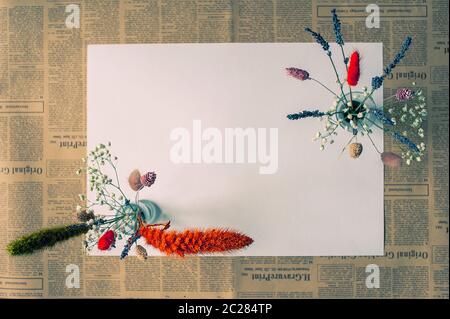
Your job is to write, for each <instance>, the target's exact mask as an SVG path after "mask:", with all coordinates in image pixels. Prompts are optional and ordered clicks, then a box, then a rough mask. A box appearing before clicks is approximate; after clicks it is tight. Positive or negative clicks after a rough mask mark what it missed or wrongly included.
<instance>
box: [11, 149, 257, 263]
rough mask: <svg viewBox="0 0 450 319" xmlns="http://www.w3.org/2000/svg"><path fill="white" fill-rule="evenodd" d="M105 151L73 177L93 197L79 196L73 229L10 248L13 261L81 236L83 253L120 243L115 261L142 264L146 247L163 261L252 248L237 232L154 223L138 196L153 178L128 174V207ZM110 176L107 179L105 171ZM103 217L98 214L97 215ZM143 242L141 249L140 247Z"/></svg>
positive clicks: (152, 211)
mask: <svg viewBox="0 0 450 319" xmlns="http://www.w3.org/2000/svg"><path fill="white" fill-rule="evenodd" d="M110 146H111V143H108V145H105V144H99V145H98V146H97V147H96V148H95V149H94V150H93V151H91V152H89V154H88V156H87V158H83V162H84V163H85V165H84V167H82V168H80V169H78V170H77V171H76V174H77V175H81V174H84V173H86V175H87V180H88V187H89V188H90V190H91V192H95V194H96V196H95V199H94V200H93V201H91V200H89V199H87V197H86V195H84V194H80V195H78V197H79V200H80V203H79V205H77V207H76V215H77V219H78V223H75V224H70V225H64V226H58V227H53V228H46V229H42V230H39V231H37V232H34V233H31V234H28V235H25V236H23V237H21V238H18V239H16V240H14V241H12V242H10V243H9V244H8V245H7V247H6V249H7V251H8V253H9V254H10V255H12V256H17V255H26V254H31V253H34V252H36V251H40V250H42V249H45V248H50V247H52V246H54V245H55V244H57V243H59V242H63V241H65V240H67V239H70V238H73V237H77V236H80V235H85V239H84V240H83V243H84V248H85V249H86V250H88V251H90V250H92V249H94V248H96V249H98V250H100V251H107V250H111V249H112V248H115V246H116V244H117V242H118V241H121V242H125V243H124V245H123V247H122V250H121V254H120V259H124V258H125V257H127V256H128V254H129V252H130V250H131V249H132V248H133V247H134V251H135V254H136V256H137V257H138V258H139V259H141V260H145V259H147V256H148V253H147V250H146V248H145V247H144V246H143V245H144V244H145V243H146V244H148V245H150V246H152V247H154V248H156V249H157V250H159V251H161V252H163V253H164V254H166V255H177V256H181V257H184V256H185V255H198V254H212V253H223V252H232V251H236V250H239V249H243V248H245V247H247V246H249V245H251V244H252V243H253V239H252V238H250V237H249V236H247V235H245V234H242V233H240V232H238V231H234V230H229V229H225V228H210V229H198V228H193V229H184V230H182V231H178V230H170V231H169V230H168V228H169V227H170V221H167V222H164V223H154V221H156V220H157V219H158V217H159V207H158V206H157V205H156V204H155V203H153V202H152V201H150V200H147V199H140V192H141V190H143V189H144V188H149V187H151V186H152V185H153V184H154V183H155V181H156V174H155V172H148V173H145V174H143V175H141V173H140V172H139V170H137V169H136V170H133V171H132V172H131V174H130V175H129V177H128V184H129V186H130V188H131V189H132V190H133V191H134V192H135V193H134V199H133V201H132V200H131V199H130V198H129V197H128V196H127V195H126V194H125V191H124V189H123V188H122V187H121V185H120V182H119V174H118V170H117V160H118V159H117V157H115V156H112V154H111V151H110V149H109V147H110ZM108 169H109V172H112V177H111V176H109V175H108V173H107V171H108ZM105 208H106V210H107V211H108V213H106V214H105V213H103V214H100V213H97V212H98V211H104V210H105ZM141 238H142V239H143V241H144V243H143V244H139V240H140V239H141Z"/></svg>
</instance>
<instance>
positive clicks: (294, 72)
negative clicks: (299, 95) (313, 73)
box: [286, 68, 309, 81]
mask: <svg viewBox="0 0 450 319" xmlns="http://www.w3.org/2000/svg"><path fill="white" fill-rule="evenodd" d="M286 72H287V75H289V76H292V77H293V78H296V79H298V80H300V81H304V80H308V79H309V73H308V72H307V71H305V70H302V69H297V68H286Z"/></svg>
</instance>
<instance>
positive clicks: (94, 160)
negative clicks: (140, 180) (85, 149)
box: [76, 143, 133, 250]
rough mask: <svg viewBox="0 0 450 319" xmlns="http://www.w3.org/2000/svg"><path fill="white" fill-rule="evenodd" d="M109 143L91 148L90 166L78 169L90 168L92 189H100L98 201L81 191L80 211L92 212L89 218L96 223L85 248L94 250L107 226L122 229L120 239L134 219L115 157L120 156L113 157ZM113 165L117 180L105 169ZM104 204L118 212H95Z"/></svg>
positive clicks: (88, 158) (89, 233) (98, 190)
mask: <svg viewBox="0 0 450 319" xmlns="http://www.w3.org/2000/svg"><path fill="white" fill-rule="evenodd" d="M110 146H111V143H108V145H105V144H99V145H97V146H96V147H95V149H94V150H93V151H91V152H89V154H88V156H87V158H83V159H82V161H83V163H86V167H82V168H80V169H78V170H77V171H76V174H77V175H81V174H82V173H84V172H86V173H87V174H88V183H89V188H90V190H91V191H94V190H95V192H96V197H95V201H90V200H88V199H87V198H86V195H84V194H79V195H78V196H79V199H80V204H79V205H77V208H76V210H77V213H81V212H85V213H87V214H89V216H94V217H93V218H91V219H89V220H88V221H87V224H88V225H90V226H92V227H91V229H90V230H89V231H88V232H87V234H86V239H85V242H84V244H85V248H86V249H88V250H91V249H92V247H93V246H94V245H95V244H96V243H97V242H98V239H99V237H100V236H101V235H102V234H103V233H104V232H105V231H107V230H115V231H118V233H119V234H118V239H119V240H120V239H121V238H122V235H121V233H123V232H124V231H125V228H124V225H126V224H131V223H133V220H132V218H133V217H132V216H131V215H132V214H128V213H129V211H128V210H127V209H128V206H127V202H129V201H128V199H127V198H126V197H125V195H124V193H123V191H122V189H121V188H120V184H119V180H118V174H117V169H116V166H115V164H114V161H116V160H117V157H113V156H112V154H111V152H110V150H109V147H110ZM108 165H109V166H110V167H111V168H112V170H113V171H114V173H115V174H114V175H115V180H114V181H113V179H112V178H110V177H109V176H108V175H107V174H105V173H104V172H103V168H104V166H108ZM98 206H104V207H106V208H107V209H108V210H109V211H113V212H115V215H108V216H106V215H104V216H100V215H94V210H93V208H94V207H98Z"/></svg>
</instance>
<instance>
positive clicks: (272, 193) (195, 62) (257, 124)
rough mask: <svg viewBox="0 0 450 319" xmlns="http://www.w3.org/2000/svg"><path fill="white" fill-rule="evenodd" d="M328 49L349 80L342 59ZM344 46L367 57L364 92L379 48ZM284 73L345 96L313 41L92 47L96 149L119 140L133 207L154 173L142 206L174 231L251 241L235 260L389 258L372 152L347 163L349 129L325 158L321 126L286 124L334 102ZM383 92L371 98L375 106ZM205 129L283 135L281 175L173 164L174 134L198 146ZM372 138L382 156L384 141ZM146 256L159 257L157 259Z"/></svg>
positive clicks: (255, 166) (254, 166)
mask: <svg viewBox="0 0 450 319" xmlns="http://www.w3.org/2000/svg"><path fill="white" fill-rule="evenodd" d="M332 48H333V54H334V57H335V61H336V64H337V67H338V70H339V72H340V74H341V77H342V78H343V77H344V75H345V72H344V70H345V67H344V65H343V63H342V56H341V55H340V51H338V50H337V48H336V47H335V46H332ZM346 48H347V49H348V50H350V49H358V51H359V52H360V54H361V56H362V62H361V69H362V72H361V79H360V84H361V85H359V86H358V87H359V88H361V87H362V86H364V85H366V86H368V87H370V80H371V77H372V76H374V75H378V74H380V73H381V72H382V44H379V43H351V44H346ZM286 67H298V68H302V69H305V70H307V71H308V72H309V73H310V75H311V76H312V77H314V78H316V79H320V80H321V81H322V82H323V83H325V84H326V85H328V86H329V87H330V88H332V89H333V90H335V92H338V91H339V89H338V86H337V84H336V82H335V79H336V78H335V75H334V72H333V69H332V67H331V64H330V62H329V60H328V57H327V56H326V55H325V53H324V52H323V50H322V49H321V47H320V46H319V45H317V44H313V43H308V44H306V43H305V44H280V43H276V44H275V43H274V44H145V45H141V44H139V45H89V47H88V88H87V90H88V91H87V93H88V148H89V149H91V148H93V147H94V146H95V145H96V144H97V143H100V142H107V141H111V142H112V151H113V153H114V154H115V155H117V156H118V157H119V164H118V169H119V173H120V179H121V184H122V185H125V189H126V190H127V191H129V192H130V197H133V196H132V195H131V194H132V191H131V190H130V189H129V188H128V185H127V178H128V175H129V173H130V172H131V170H133V169H135V168H138V169H139V170H140V171H141V172H145V171H149V170H154V171H156V173H157V180H156V183H155V184H154V185H153V186H152V187H151V188H149V189H145V190H144V191H142V192H141V196H140V197H141V198H148V199H151V200H153V201H154V202H156V203H157V204H158V205H159V206H160V207H161V209H162V211H163V213H164V214H165V215H166V217H167V218H170V220H171V222H172V227H173V228H174V229H184V228H186V227H187V228H194V227H200V228H206V227H227V228H232V229H236V230H239V231H242V232H244V233H246V234H247V235H249V236H251V237H252V238H253V239H254V243H253V244H252V245H251V246H250V247H248V248H246V249H244V250H242V251H239V252H235V253H233V254H232V255H240V256H269V255H274V256H294V255H296V256H317V255H323V256H329V255H382V254H383V252H384V251H383V247H384V238H383V236H384V229H383V228H384V221H383V165H382V163H381V161H380V158H379V154H378V153H377V152H376V151H375V150H374V149H373V147H372V145H371V143H370V141H369V140H368V139H367V138H360V139H359V141H361V142H362V143H363V145H364V151H363V153H362V155H361V157H360V158H359V159H356V160H355V159H351V158H350V157H349V156H348V153H347V152H345V153H344V154H342V156H339V154H340V153H341V150H342V148H343V147H344V145H345V144H346V143H347V141H348V140H349V138H350V137H351V135H350V133H348V132H344V131H339V135H338V136H337V137H336V138H335V143H334V144H333V145H331V146H328V147H327V148H326V149H325V150H324V151H320V150H319V145H320V144H319V143H318V142H312V138H313V137H314V135H315V134H316V132H318V131H319V130H320V129H321V128H322V127H323V123H320V122H319V121H318V120H317V119H303V120H300V121H289V120H288V119H287V118H286V115H287V114H288V113H295V112H298V111H300V110H303V109H312V110H314V109H319V110H322V111H326V110H328V109H329V107H330V106H331V105H332V102H333V96H332V95H331V94H330V93H329V92H327V91H326V90H324V89H323V88H322V87H320V86H319V85H317V84H316V83H314V82H313V81H304V82H301V81H299V80H296V79H293V78H292V77H288V76H287V75H286V73H285V70H284V68H286ZM381 91H382V90H378V91H377V92H376V94H375V95H374V98H375V100H376V102H377V103H379V102H380V101H381V100H382V92H381ZM194 121H199V122H194ZM198 123H201V126H202V129H201V132H202V133H204V132H205V129H207V128H215V129H213V130H212V131H211V130H210V131H208V132H210V133H211V132H212V133H214V134H216V133H217V132H219V133H220V134H222V137H223V135H224V134H225V129H226V128H244V129H245V128H250V129H256V130H255V131H254V132H257V133H261V134H262V132H266V133H267V134H268V132H270V131H269V129H270V128H275V129H277V132H278V136H277V142H278V152H276V153H277V155H278V160H277V165H276V169H275V157H273V158H272V161H271V163H272V166H271V169H268V171H269V172H272V173H273V174H261V171H260V168H261V167H264V166H265V165H263V164H261V163H259V162H258V158H257V161H256V163H213V164H207V163H204V162H202V163H184V164H176V163H174V162H173V161H171V158H170V151H171V148H172V147H174V145H175V144H176V143H175V142H174V141H172V140H171V139H170V135H171V133H172V134H174V133H173V130H174V129H176V128H180V127H181V128H185V129H187V131H188V132H190V134H191V137H192V135H195V134H196V133H195V132H194V131H195V128H193V126H194V125H197V124H198ZM258 128H259V129H262V130H260V131H258V130H257V129H258ZM264 129H265V131H264ZM261 134H257V136H258V137H260V136H261ZM373 138H374V140H375V143H376V144H377V145H378V146H379V148H381V149H382V146H383V137H382V133H381V132H376V133H375V134H374V135H373ZM196 141H197V140H196V139H195V141H192V144H193V145H194V144H196V143H197V142H196ZM222 141H223V143H225V140H224V139H223V140H222ZM206 144H207V141H203V145H206ZM195 147H196V146H195V145H194V146H193V148H194V150H192V152H193V153H196V150H195ZM228 151H229V150H228ZM226 152H227V150H226V149H224V150H223V154H222V155H223V157H225V155H226V154H225V153H226ZM273 152H275V150H273ZM273 152H272V155H274V153H273ZM193 153H191V156H192V160H195V155H193ZM200 160H202V158H201V157H200ZM274 170H275V171H274ZM88 196H89V197H91V198H92V196H93V194H91V193H89V194H88ZM117 247H118V248H117V249H115V250H113V251H110V252H106V253H105V252H96V251H94V252H93V253H94V254H104V255H110V254H115V255H117V254H120V250H121V248H122V244H120V243H118V245H117ZM149 253H150V255H157V254H159V253H158V252H157V251H156V250H154V249H149Z"/></svg>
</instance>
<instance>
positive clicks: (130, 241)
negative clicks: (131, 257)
mask: <svg viewBox="0 0 450 319" xmlns="http://www.w3.org/2000/svg"><path fill="white" fill-rule="evenodd" d="M140 237H141V235H140V234H139V232H136V234H134V235H133V236H131V237H130V238H128V240H127V243H126V244H125V246H124V247H123V250H122V253H121V254H120V259H124V258H125V257H126V256H128V253H129V252H130V249H131V246H133V244H134V243H135V242H136V241H137V240H138V239H139V238H140Z"/></svg>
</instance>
